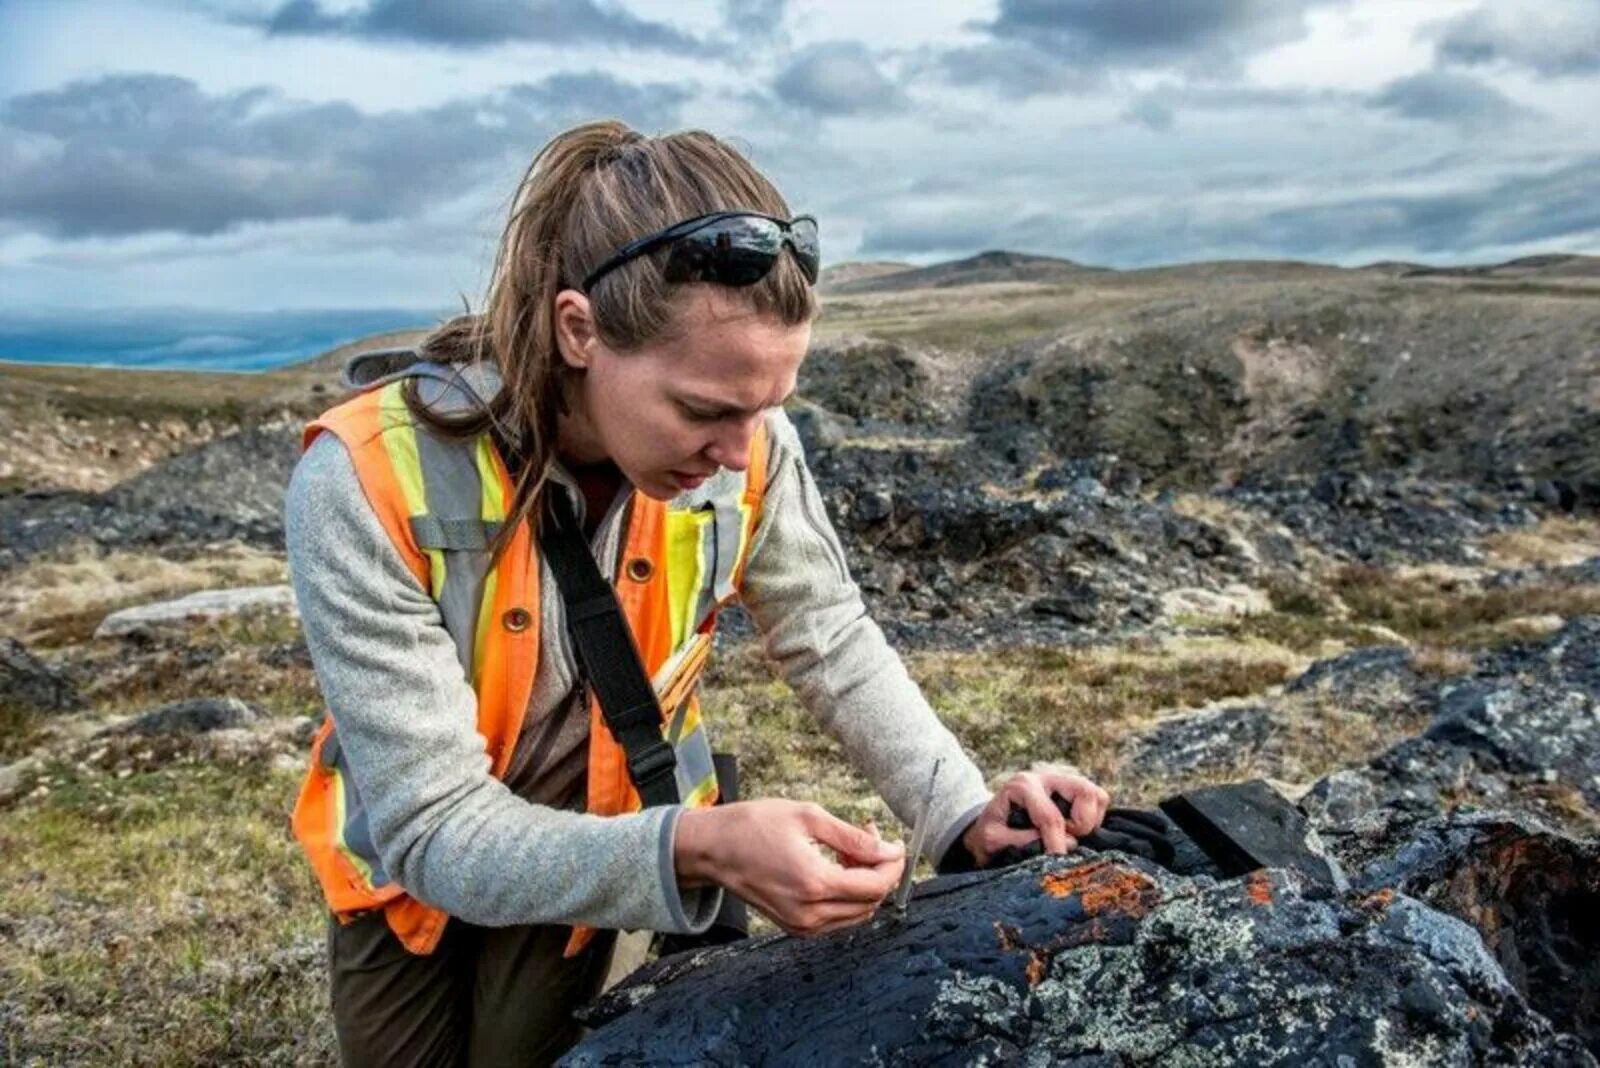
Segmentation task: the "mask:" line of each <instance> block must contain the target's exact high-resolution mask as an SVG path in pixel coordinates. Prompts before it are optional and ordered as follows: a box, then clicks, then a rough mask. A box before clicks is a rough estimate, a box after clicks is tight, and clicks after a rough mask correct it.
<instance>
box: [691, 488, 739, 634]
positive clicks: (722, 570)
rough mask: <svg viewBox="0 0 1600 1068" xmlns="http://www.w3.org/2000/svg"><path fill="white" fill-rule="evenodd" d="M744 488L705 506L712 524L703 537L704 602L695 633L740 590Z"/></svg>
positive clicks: (698, 610) (698, 607)
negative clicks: (737, 584)
mask: <svg viewBox="0 0 1600 1068" xmlns="http://www.w3.org/2000/svg"><path fill="white" fill-rule="evenodd" d="M743 496H744V491H743V488H742V487H741V488H740V489H739V491H738V492H736V493H729V494H726V495H724V496H719V497H718V498H717V499H716V500H714V501H711V502H709V503H708V504H706V505H704V507H705V508H708V509H710V510H711V522H709V523H707V524H706V525H705V526H704V527H703V528H702V529H701V534H700V562H701V566H702V567H703V568H704V569H705V571H704V572H702V574H701V578H700V600H699V601H698V602H697V603H696V604H695V610H694V624H693V626H691V627H690V630H691V631H695V630H699V629H700V626H701V624H703V623H705V621H706V618H707V617H708V616H710V615H711V613H712V612H714V611H715V610H716V608H717V605H719V604H722V603H723V602H725V601H727V600H728V599H729V598H730V597H732V596H733V595H734V594H735V593H737V592H738V590H737V589H736V588H735V587H734V585H733V573H734V571H735V570H736V569H737V568H738V566H739V543H740V542H741V541H742V540H743V537H744V515H743V514H742V513H741V512H740V511H739V501H740V500H741V499H743Z"/></svg>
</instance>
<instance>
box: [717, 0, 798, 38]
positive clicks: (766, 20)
mask: <svg viewBox="0 0 1600 1068" xmlns="http://www.w3.org/2000/svg"><path fill="white" fill-rule="evenodd" d="M788 9H789V0H722V21H723V25H724V26H726V27H727V29H728V30H729V32H731V33H732V34H733V36H734V37H735V38H736V39H738V40H740V41H778V40H783V39H784V38H785V34H784V29H783V20H784V15H785V14H786V13H787V11H788Z"/></svg>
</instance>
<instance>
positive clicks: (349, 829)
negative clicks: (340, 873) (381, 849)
mask: <svg viewBox="0 0 1600 1068" xmlns="http://www.w3.org/2000/svg"><path fill="white" fill-rule="evenodd" d="M342 752H343V750H342V749H341V748H340V746H339V735H338V731H337V729H335V730H331V731H329V732H328V736H327V737H326V738H324V739H323V740H322V766H323V767H324V768H325V769H327V770H328V771H329V772H337V773H338V776H339V794H340V796H341V798H342V800H343V803H344V826H343V827H342V828H341V832H342V834H343V836H344V845H345V848H346V849H348V850H349V851H350V852H352V853H354V854H355V855H356V856H358V857H360V858H361V860H362V861H363V862H364V863H365V864H366V866H367V868H368V869H369V870H371V872H372V885H373V887H374V888H375V889H376V888H377V887H381V886H386V885H388V883H389V873H388V871H387V870H385V869H384V866H383V861H382V860H380V859H379V857H378V847H377V846H376V845H374V844H373V842H372V827H371V826H370V825H369V823H368V820H367V807H366V806H365V805H363V804H362V803H361V793H360V791H358V790H357V789H356V784H355V780H354V779H353V778H352V777H351V775H350V769H349V768H348V767H344V768H341V767H340V763H341V762H340V760H339V757H340V755H341V753H342Z"/></svg>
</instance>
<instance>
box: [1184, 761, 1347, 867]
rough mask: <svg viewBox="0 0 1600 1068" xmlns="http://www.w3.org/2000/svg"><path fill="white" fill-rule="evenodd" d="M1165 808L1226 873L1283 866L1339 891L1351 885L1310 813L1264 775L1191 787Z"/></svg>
mask: <svg viewBox="0 0 1600 1068" xmlns="http://www.w3.org/2000/svg"><path fill="white" fill-rule="evenodd" d="M1161 811H1162V812H1164V813H1166V815H1167V816H1168V817H1169V818H1170V819H1171V820H1172V822H1173V823H1175V824H1177V826H1178V827H1179V829H1181V830H1182V831H1183V832H1184V833H1186V834H1187V835H1188V836H1189V837H1190V838H1192V839H1193V840H1194V842H1195V844H1197V845H1198V846H1199V847H1200V848H1201V850H1202V851H1203V852H1204V853H1205V854H1206V856H1208V857H1210V858H1211V859H1212V860H1213V861H1214V862H1216V864H1217V865H1218V867H1219V868H1220V869H1221V871H1222V873H1223V874H1225V875H1243V874H1245V873H1247V872H1251V871H1255V870H1257V869H1260V868H1283V869H1290V870H1293V871H1295V872H1298V873H1299V874H1300V875H1301V876H1303V877H1305V878H1306V879H1308V880H1310V881H1311V882H1314V883H1319V884H1322V885H1324V886H1328V887H1331V888H1333V889H1335V890H1344V889H1346V887H1347V885H1348V884H1347V882H1346V880H1345V875H1344V871H1343V869H1342V868H1341V867H1340V866H1339V862H1338V861H1337V860H1335V859H1334V858H1333V857H1332V856H1330V855H1329V853H1328V852H1327V850H1326V848H1324V846H1323V844H1322V841H1321V839H1320V838H1319V837H1318V836H1317V833H1316V830H1315V829H1314V828H1313V827H1312V826H1311V825H1310V824H1309V823H1308V822H1307V821H1306V818H1305V815H1304V814H1303V813H1302V812H1301V811H1300V810H1299V809H1298V808H1296V807H1295V805H1294V803H1293V802H1291V801H1290V800H1289V799H1288V798H1286V797H1284V796H1283V795H1282V794H1280V793H1278V791H1277V790H1275V789H1273V788H1272V787H1271V786H1270V785H1268V784H1267V783H1266V782H1265V781H1263V780H1261V779H1254V780H1252V781H1250V782H1242V783H1229V784H1227V785H1223V786H1205V787H1201V788H1199V789H1196V790H1186V791H1184V792H1183V793H1181V794H1178V795H1177V796H1175V797H1169V798H1167V799H1166V800H1165V801H1162V802H1161Z"/></svg>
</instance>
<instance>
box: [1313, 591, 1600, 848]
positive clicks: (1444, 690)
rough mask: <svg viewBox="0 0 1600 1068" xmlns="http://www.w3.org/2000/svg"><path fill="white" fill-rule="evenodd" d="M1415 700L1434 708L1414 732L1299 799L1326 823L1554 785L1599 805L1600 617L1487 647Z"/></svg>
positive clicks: (1506, 796)
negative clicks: (1463, 670)
mask: <svg viewBox="0 0 1600 1068" xmlns="http://www.w3.org/2000/svg"><path fill="white" fill-rule="evenodd" d="M1417 699H1418V700H1419V701H1420V702H1424V703H1425V704H1426V705H1427V706H1428V707H1431V708H1433V709H1435V710H1436V711H1435V712H1434V714H1433V718H1432V720H1431V721H1430V722H1429V724H1428V726H1427V729H1426V730H1425V731H1424V732H1423V733H1422V734H1421V735H1420V736H1418V737H1414V738H1408V739H1406V740H1404V741H1402V742H1400V743H1399V744H1397V745H1395V746H1393V747H1392V748H1390V749H1389V750H1387V751H1385V752H1384V753H1382V754H1380V755H1379V756H1377V757H1376V758H1374V759H1373V760H1372V761H1371V762H1370V763H1368V764H1367V765H1366V766H1365V767H1361V768H1350V769H1346V770H1342V771H1339V772H1336V773H1334V774H1332V775H1329V776H1327V777H1326V778H1324V779H1322V780H1321V781H1320V782H1318V783H1317V784H1316V785H1315V786H1314V787H1313V788H1312V790H1311V792H1310V793H1309V794H1308V795H1307V797H1306V800H1305V803H1306V805H1307V806H1308V808H1309V809H1310V810H1311V811H1312V812H1313V813H1314V814H1316V815H1317V816H1318V817H1319V818H1320V819H1321V820H1322V821H1323V822H1324V823H1326V824H1329V825H1338V824H1342V823H1348V822H1350V821H1352V820H1354V819H1356V818H1357V817H1358V816H1359V815H1361V814H1362V813H1364V812H1371V811H1375V810H1381V809H1390V808H1402V809H1406V810H1409V811H1412V812H1416V813H1421V814H1432V813H1434V812H1437V811H1439V810H1441V809H1442V808H1444V807H1446V806H1447V805H1448V804H1450V803H1451V802H1453V801H1454V800H1456V799H1459V798H1471V799H1474V800H1475V801H1476V802H1477V803H1479V804H1489V805H1504V804H1508V803H1513V802H1515V801H1516V800H1517V799H1518V798H1519V797H1522V796H1526V795H1529V794H1537V793H1539V792H1541V791H1544V790H1546V789H1548V788H1551V787H1560V788H1564V789H1566V790H1569V791H1572V792H1574V793H1575V794H1577V795H1578V796H1580V797H1581V798H1582V799H1583V800H1584V802H1585V803H1586V804H1587V805H1588V806H1590V807H1591V808H1593V807H1600V617H1583V618H1579V619H1574V620H1572V621H1570V622H1568V623H1567V624H1566V625H1565V626H1564V627H1562V629H1561V630H1559V631H1557V632H1556V633H1555V634H1553V635H1551V636H1550V637H1549V638H1547V639H1544V640H1542V641H1537V642H1528V643H1523V644H1521V645H1516V646H1511V647H1508V648H1506V649H1504V650H1502V651H1499V652H1496V653H1493V654H1490V655H1488V656H1486V657H1485V658H1484V659H1483V660H1482V661H1481V663H1480V664H1479V665H1478V666H1477V667H1476V669H1475V671H1474V672H1473V674H1472V675H1470V676H1468V677H1465V678H1460V679H1451V680H1447V681H1444V682H1434V683H1431V684H1429V685H1427V686H1425V687H1419V691H1418V698H1417Z"/></svg>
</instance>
